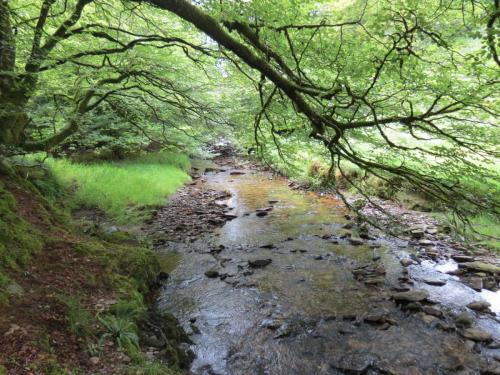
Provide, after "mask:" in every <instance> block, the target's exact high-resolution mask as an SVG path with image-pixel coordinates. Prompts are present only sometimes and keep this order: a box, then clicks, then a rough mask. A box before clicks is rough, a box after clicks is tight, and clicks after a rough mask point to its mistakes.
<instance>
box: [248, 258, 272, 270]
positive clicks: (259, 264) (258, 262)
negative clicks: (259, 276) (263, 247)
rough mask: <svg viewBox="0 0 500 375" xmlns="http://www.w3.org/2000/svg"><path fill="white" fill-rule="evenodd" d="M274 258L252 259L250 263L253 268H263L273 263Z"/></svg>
mask: <svg viewBox="0 0 500 375" xmlns="http://www.w3.org/2000/svg"><path fill="white" fill-rule="evenodd" d="M271 262H272V259H250V260H249V261H248V265H249V266H250V267H253V268H263V267H265V266H267V265H269V264H271Z"/></svg>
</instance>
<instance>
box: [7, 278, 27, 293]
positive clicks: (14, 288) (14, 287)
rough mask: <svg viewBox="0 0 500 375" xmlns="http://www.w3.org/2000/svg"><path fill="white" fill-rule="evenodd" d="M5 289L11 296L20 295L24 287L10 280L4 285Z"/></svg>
mask: <svg viewBox="0 0 500 375" xmlns="http://www.w3.org/2000/svg"><path fill="white" fill-rule="evenodd" d="M5 291H6V292H7V293H8V294H10V295H11V296H17V297H21V296H22V295H23V294H24V289H23V287H22V286H21V285H19V284H18V283H16V282H15V281H11V282H10V283H9V284H8V285H7V286H6V287H5Z"/></svg>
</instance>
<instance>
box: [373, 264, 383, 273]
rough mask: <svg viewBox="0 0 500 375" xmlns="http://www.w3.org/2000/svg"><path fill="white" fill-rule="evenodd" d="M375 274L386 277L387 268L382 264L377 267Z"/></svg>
mask: <svg viewBox="0 0 500 375" xmlns="http://www.w3.org/2000/svg"><path fill="white" fill-rule="evenodd" d="M375 273H378V274H379V275H385V266H384V265H383V264H382V263H380V264H379V265H377V267H375Z"/></svg>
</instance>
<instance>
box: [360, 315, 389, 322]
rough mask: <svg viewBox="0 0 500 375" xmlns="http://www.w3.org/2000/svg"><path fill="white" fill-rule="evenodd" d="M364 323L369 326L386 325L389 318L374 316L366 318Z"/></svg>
mask: <svg viewBox="0 0 500 375" xmlns="http://www.w3.org/2000/svg"><path fill="white" fill-rule="evenodd" d="M363 321H364V322H365V323H368V324H384V323H386V322H387V317H386V316H385V315H382V314H381V315H377V314H373V315H367V316H365V318H364V319H363Z"/></svg>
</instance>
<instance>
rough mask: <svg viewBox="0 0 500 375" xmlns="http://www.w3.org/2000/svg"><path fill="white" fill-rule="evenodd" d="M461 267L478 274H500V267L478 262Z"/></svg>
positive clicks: (464, 264)
mask: <svg viewBox="0 0 500 375" xmlns="http://www.w3.org/2000/svg"><path fill="white" fill-rule="evenodd" d="M459 266H460V267H463V268H467V269H469V270H474V271H477V272H486V273H500V267H499V266H496V265H494V264H491V263H485V262H478V261H476V262H467V263H462V264H460V265H459Z"/></svg>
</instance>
